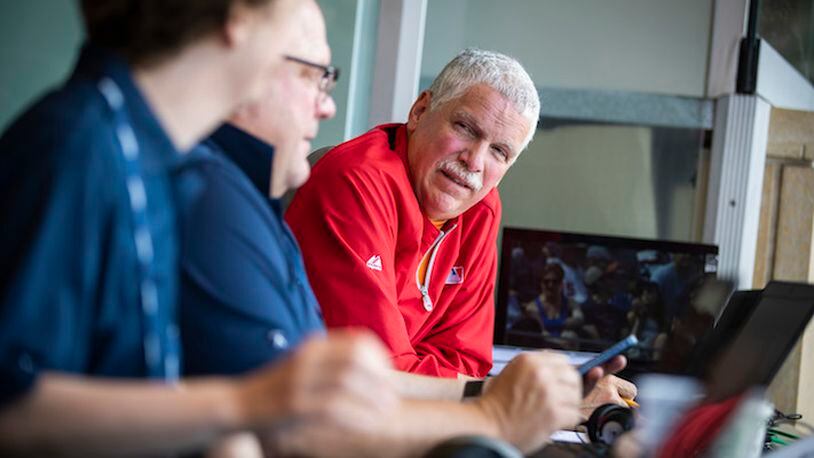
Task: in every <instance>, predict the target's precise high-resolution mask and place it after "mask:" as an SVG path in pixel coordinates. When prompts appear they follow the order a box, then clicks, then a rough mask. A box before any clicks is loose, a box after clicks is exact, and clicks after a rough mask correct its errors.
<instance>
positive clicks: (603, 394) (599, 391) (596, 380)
mask: <svg viewBox="0 0 814 458" xmlns="http://www.w3.org/2000/svg"><path fill="white" fill-rule="evenodd" d="M626 365H627V358H625V357H624V356H617V357H615V358H613V359H612V360H610V361H608V362H607V363H605V364H604V365H602V366H600V367H595V368H593V369H591V370H590V371H588V373H587V374H585V378H584V382H585V393H586V394H585V399H583V400H582V407H581V408H580V410H581V411H582V417H583V420H587V419H588V417H590V416H591V413H593V411H594V409H596V408H597V407H599V406H601V405H603V404H618V405H620V406H624V407H627V406H628V404H627V403H626V402H625V399H633V398H635V397H636V395H637V390H636V385H634V384H633V383H631V382H628V381H627V380H623V379H621V378H619V377H616V376H614V375H611V374H615V373H616V372H619V371H621V370H622V369H624V368H625V366H626Z"/></svg>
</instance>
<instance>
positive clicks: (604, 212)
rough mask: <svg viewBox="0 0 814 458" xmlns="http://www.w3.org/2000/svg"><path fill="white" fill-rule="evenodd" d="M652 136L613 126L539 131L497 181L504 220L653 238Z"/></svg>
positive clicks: (511, 223)
mask: <svg viewBox="0 0 814 458" xmlns="http://www.w3.org/2000/svg"><path fill="white" fill-rule="evenodd" d="M650 133H651V131H650V129H647V128H640V127H608V126H568V127H560V128H557V129H553V130H546V131H538V133H537V136H536V138H535V140H534V141H533V142H532V143H531V145H530V146H529V149H528V150H527V151H525V152H524V153H523V154H522V155H521V156H520V159H518V162H517V163H516V164H515V165H514V166H513V167H512V168H511V169H510V170H509V172H508V174H507V175H506V177H505V178H504V180H503V182H502V183H501V185H500V193H501V196H502V198H503V224H504V225H506V226H520V227H529V228H546V229H552V230H566V231H572V232H588V233H600V234H609V235H627V236H638V237H646V238H654V237H656V235H657V234H656V231H657V227H656V221H657V220H656V217H655V211H656V208H655V196H654V193H653V192H652V189H653V187H654V186H653V182H652V175H651V170H650V169H651V155H650V145H651V135H650Z"/></svg>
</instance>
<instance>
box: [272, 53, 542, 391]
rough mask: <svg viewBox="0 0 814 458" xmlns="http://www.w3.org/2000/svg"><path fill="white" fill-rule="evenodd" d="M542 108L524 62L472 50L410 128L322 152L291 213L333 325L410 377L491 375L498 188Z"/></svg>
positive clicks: (420, 103)
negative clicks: (369, 336) (367, 336)
mask: <svg viewBox="0 0 814 458" xmlns="http://www.w3.org/2000/svg"><path fill="white" fill-rule="evenodd" d="M539 112H540V101H539V97H538V95H537V91H536V89H535V87H534V83H533V82H532V80H531V78H530V77H529V75H528V74H527V73H526V72H525V70H524V69H523V68H522V66H521V65H520V64H519V63H518V62H517V61H516V60H514V59H512V58H509V57H507V56H504V55H501V54H498V53H494V52H488V51H482V50H476V49H468V50H465V51H463V52H462V53H461V54H459V55H458V56H457V57H455V59H453V60H452V61H451V62H450V63H449V64H448V65H447V66H446V67H445V68H444V70H443V71H442V72H441V74H440V75H439V76H438V78H437V79H436V80H435V81H434V82H433V84H432V86H431V87H430V89H429V90H427V91H424V92H423V93H422V94H421V95H420V96H419V97H418V99H417V100H416V101H415V103H414V104H413V107H412V109H411V110H410V114H409V119H408V121H407V123H406V124H390V125H382V126H378V127H376V128H374V129H373V130H371V131H370V132H368V133H366V134H364V135H362V136H360V137H358V138H355V139H353V140H350V141H348V142H346V143H343V144H341V145H339V146H337V147H335V148H333V149H332V150H331V151H330V152H328V153H327V154H326V155H325V156H324V157H323V158H322V159H321V160H320V162H319V163H318V164H317V165H316V167H315V168H314V170H313V177H312V179H311V180H309V181H308V182H307V183H306V184H305V185H304V186H303V187H302V188H300V190H299V192H298V193H297V195H296V196H295V198H294V200H293V202H292V203H291V206H290V207H289V210H288V213H287V215H286V218H287V219H288V222H289V224H290V225H291V228H292V229H293V231H294V233H295V234H296V236H297V239H298V240H299V242H300V244H301V245H302V250H303V255H304V257H305V265H306V269H307V271H308V276H309V278H310V279H311V283H312V286H313V289H314V292H315V293H316V296H317V299H318V300H319V303H320V304H321V306H322V311H323V314H324V318H325V322H326V324H327V325H328V326H329V327H345V326H363V327H367V328H370V329H372V330H374V331H375V332H376V333H377V334H378V335H379V337H381V338H382V339H383V340H384V342H385V343H386V344H387V345H388V347H389V349H390V351H391V354H392V357H393V362H394V364H395V366H396V367H397V368H398V369H401V370H403V371H408V372H413V373H418V374H425V375H432V376H441V377H458V376H459V374H460V375H464V376H468V377H477V378H481V377H484V376H486V374H487V372H488V371H489V369H490V368H491V366H492V332H493V321H494V299H493V297H494V283H495V271H496V265H497V253H496V240H497V232H498V225H499V223H500V213H501V206H500V199H499V197H498V192H497V188H496V187H497V185H498V183H499V182H500V180H501V179H502V178H503V175H504V174H505V173H506V171H507V170H508V169H509V167H511V165H512V164H514V162H515V161H516V160H517V158H518V157H519V155H520V153H521V151H523V150H524V149H525V147H526V146H527V145H528V143H529V141H530V140H531V138H532V136H533V134H534V131H535V129H536V125H537V118H538V116H539Z"/></svg>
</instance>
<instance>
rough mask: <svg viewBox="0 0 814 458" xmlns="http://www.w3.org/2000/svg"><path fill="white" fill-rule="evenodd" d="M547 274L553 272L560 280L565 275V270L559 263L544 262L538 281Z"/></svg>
mask: <svg viewBox="0 0 814 458" xmlns="http://www.w3.org/2000/svg"><path fill="white" fill-rule="evenodd" d="M548 274H554V275H556V276H557V278H558V279H560V280H562V279H563V277H565V271H564V270H563V268H562V266H560V265H559V264H546V265H545V267H543V273H542V275H541V276H540V277H541V278H540V281H542V279H543V278H545V276H546V275H548Z"/></svg>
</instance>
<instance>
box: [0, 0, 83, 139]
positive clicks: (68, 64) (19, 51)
mask: <svg viewBox="0 0 814 458" xmlns="http://www.w3.org/2000/svg"><path fill="white" fill-rule="evenodd" d="M82 35H83V32H82V24H81V20H80V18H79V10H78V7H77V2H75V1H70V0H25V1H3V2H0V131H2V130H4V129H5V128H6V127H7V126H8V123H9V122H11V120H12V119H13V118H14V117H15V116H16V115H18V114H19V113H20V112H21V111H22V110H23V109H24V108H25V107H27V106H28V105H29V104H31V103H32V102H33V101H34V100H35V99H36V98H38V97H39V96H41V95H42V94H43V92H44V91H45V90H46V89H48V88H50V87H53V86H54V85H55V84H56V83H58V82H59V81H62V80H63V79H65V77H66V76H67V74H68V72H69V71H70V69H71V68H72V66H73V63H74V60H75V59H76V56H77V52H78V49H79V46H80V44H81V42H82Z"/></svg>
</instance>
